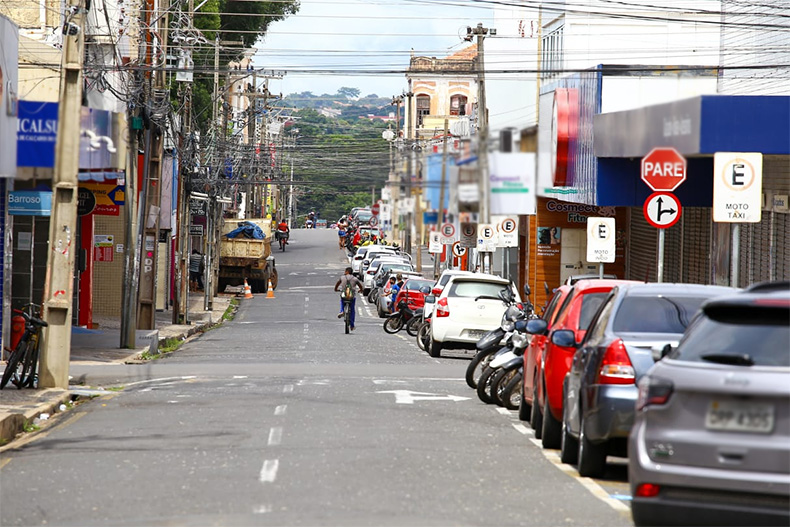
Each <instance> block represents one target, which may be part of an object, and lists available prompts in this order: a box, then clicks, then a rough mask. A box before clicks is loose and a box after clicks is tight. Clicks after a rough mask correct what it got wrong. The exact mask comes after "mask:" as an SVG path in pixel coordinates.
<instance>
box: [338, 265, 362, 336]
mask: <svg viewBox="0 0 790 527" xmlns="http://www.w3.org/2000/svg"><path fill="white" fill-rule="evenodd" d="M353 272H354V270H353V269H351V268H350V267H346V271H345V274H344V275H343V276H341V277H340V280H338V281H337V283H336V284H335V291H336V292H341V296H340V313H338V315H337V318H343V314H344V313H343V296H342V294H343V293H344V292H345V291H346V290H347V288H350V290H351V294H352V295H353V296H352V297H351V304H350V305H349V309H350V310H351V320H350V329H351V331H354V322H355V321H356V314H357V295H356V291H354V288H357V289H359V292H360V293H362V292H363V289H362V282H360V281H359V278H357V277H356V276H354V274H353Z"/></svg>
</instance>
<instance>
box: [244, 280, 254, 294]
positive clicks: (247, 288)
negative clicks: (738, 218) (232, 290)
mask: <svg viewBox="0 0 790 527" xmlns="http://www.w3.org/2000/svg"><path fill="white" fill-rule="evenodd" d="M244 298H252V288H251V287H250V284H248V283H247V279H246V278H245V279H244Z"/></svg>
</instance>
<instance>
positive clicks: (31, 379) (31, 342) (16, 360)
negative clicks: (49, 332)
mask: <svg viewBox="0 0 790 527" xmlns="http://www.w3.org/2000/svg"><path fill="white" fill-rule="evenodd" d="M14 313H16V314H18V315H21V316H22V317H23V318H24V319H25V331H24V333H23V334H22V337H21V338H20V339H19V342H17V344H16V347H15V348H14V349H13V350H11V349H9V348H6V351H7V352H9V353H10V356H9V357H8V362H7V363H6V366H5V371H4V372H3V378H2V380H0V390H2V389H3V388H5V386H6V384H8V381H11V382H12V383H13V384H15V385H16V387H17V388H19V389H22V388H24V387H29V388H33V387H35V385H36V381H37V371H38V355H39V345H40V343H41V328H43V327H46V326H48V324H47V323H46V322H45V321H43V320H41V318H40V317H41V306H39V305H37V304H27V305H25V306H24V307H23V308H22V309H14Z"/></svg>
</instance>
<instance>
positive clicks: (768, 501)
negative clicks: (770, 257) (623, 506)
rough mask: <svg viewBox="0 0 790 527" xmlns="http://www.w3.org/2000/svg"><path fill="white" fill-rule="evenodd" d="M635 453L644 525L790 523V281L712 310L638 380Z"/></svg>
mask: <svg viewBox="0 0 790 527" xmlns="http://www.w3.org/2000/svg"><path fill="white" fill-rule="evenodd" d="M667 351H669V350H667ZM665 353H666V352H665ZM629 453H630V458H629V460H628V463H629V466H628V475H629V477H628V479H629V482H630V485H631V492H632V494H633V503H632V512H633V517H634V522H635V523H636V525H785V526H786V525H790V282H782V283H775V284H761V285H759V286H756V287H753V288H750V289H748V290H746V291H744V292H743V293H739V294H737V295H728V296H726V297H720V298H716V299H715V300H711V301H710V302H708V303H706V304H705V305H704V306H703V309H702V313H700V315H699V316H698V317H697V318H696V319H695V320H694V322H693V323H692V324H691V325H690V326H689V328H688V330H687V331H686V334H685V335H684V337H683V340H681V342H680V345H679V347H678V348H677V349H675V350H673V351H671V352H670V353H669V355H668V356H667V357H665V358H664V359H662V360H660V361H659V362H657V363H656V364H655V366H653V367H652V368H651V369H650V370H649V371H648V373H647V375H645V376H644V377H643V378H642V379H641V380H640V381H639V399H638V402H637V415H636V422H635V423H634V428H633V430H632V433H631V438H630V440H629Z"/></svg>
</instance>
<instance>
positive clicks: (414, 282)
mask: <svg viewBox="0 0 790 527" xmlns="http://www.w3.org/2000/svg"><path fill="white" fill-rule="evenodd" d="M403 285H404V287H405V288H406V289H412V290H417V289H419V288H421V287H425V286H428V287H431V286H432V285H433V282H432V281H430V280H418V279H415V278H409V280H408V281H407V282H406V283H405V284H403Z"/></svg>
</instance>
